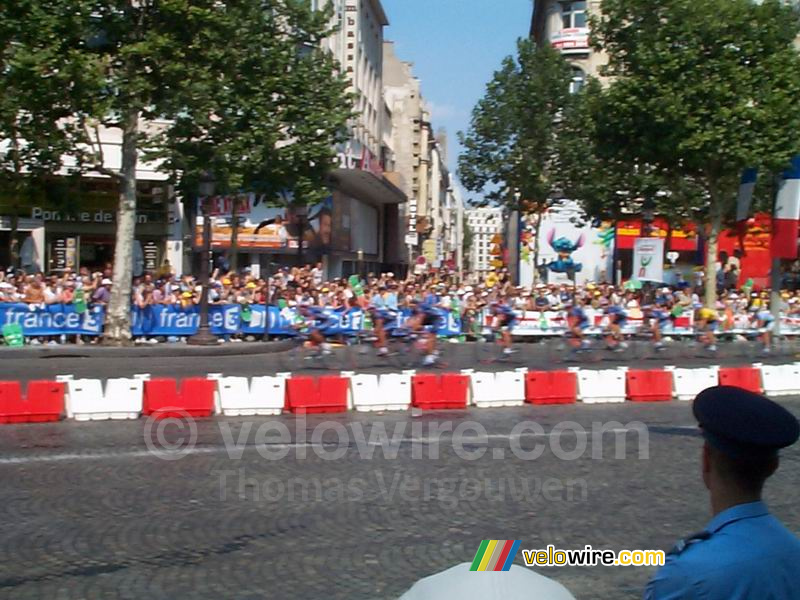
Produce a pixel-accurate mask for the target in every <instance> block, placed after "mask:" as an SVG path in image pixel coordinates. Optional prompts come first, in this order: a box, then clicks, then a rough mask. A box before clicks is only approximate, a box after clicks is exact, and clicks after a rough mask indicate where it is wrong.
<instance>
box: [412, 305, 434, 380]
mask: <svg viewBox="0 0 800 600" xmlns="http://www.w3.org/2000/svg"><path fill="white" fill-rule="evenodd" d="M428 300H429V301H428V302H419V301H416V300H414V301H412V303H411V316H410V317H409V318H408V321H407V322H406V323H407V325H408V328H409V329H410V330H411V331H412V332H414V333H419V334H420V335H422V337H423V340H424V341H425V359H424V361H423V364H424V365H425V366H430V365H433V364H435V363H436V361H437V359H438V354H437V352H436V332H435V331H434V328H435V327H436V325H437V324H438V323H439V319H440V315H439V311H438V308H437V307H436V305H434V304H431V303H430V299H428Z"/></svg>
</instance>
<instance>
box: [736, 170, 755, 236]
mask: <svg viewBox="0 0 800 600" xmlns="http://www.w3.org/2000/svg"><path fill="white" fill-rule="evenodd" d="M757 179H758V169H745V171H744V173H742V180H741V183H740V184H739V197H738V198H737V199H736V222H737V223H741V222H742V221H747V218H748V217H749V216H750V205H751V204H752V203H753V190H755V187H756V180H757Z"/></svg>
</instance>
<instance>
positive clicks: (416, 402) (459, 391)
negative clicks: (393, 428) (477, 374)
mask: <svg viewBox="0 0 800 600" xmlns="http://www.w3.org/2000/svg"><path fill="white" fill-rule="evenodd" d="M468 391H469V377H468V376H467V375H461V374H459V373H447V374H445V375H442V376H441V377H440V376H438V375H433V374H431V373H424V374H421V375H414V377H413V378H412V379H411V392H412V394H411V405H412V406H414V407H415V408H421V409H422V410H447V409H463V408H466V407H467V393H468Z"/></svg>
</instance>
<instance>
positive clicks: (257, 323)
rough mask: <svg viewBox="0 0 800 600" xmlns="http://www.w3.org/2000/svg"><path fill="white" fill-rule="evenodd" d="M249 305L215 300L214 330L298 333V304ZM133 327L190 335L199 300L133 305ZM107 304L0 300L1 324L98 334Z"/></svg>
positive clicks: (40, 331)
mask: <svg viewBox="0 0 800 600" xmlns="http://www.w3.org/2000/svg"><path fill="white" fill-rule="evenodd" d="M268 308H269V310H267V307H265V306H261V305H257V306H249V307H247V308H246V309H244V310H243V308H242V307H241V306H240V305H238V304H226V305H211V306H209V310H208V321H209V326H210V328H211V331H212V332H213V333H214V334H215V335H233V334H238V333H244V334H251V335H263V334H265V333H269V335H278V336H280V335H284V336H291V335H296V333H297V330H296V329H295V328H294V327H293V324H294V323H295V322H296V317H297V312H296V311H295V309H280V308H278V307H277V306H270V307H268ZM326 313H327V316H328V319H327V320H326V321H325V322H324V323H322V324H321V325H320V330H321V331H322V333H324V334H325V335H355V334H356V333H358V332H359V331H362V330H363V329H364V328H365V327H364V326H365V323H366V320H365V315H364V311H362V310H360V309H351V310H347V311H338V310H334V309H328V310H327V311H326ZM410 314H411V313H410V311H402V313H401V315H400V316H399V318H398V323H397V324H396V325H397V326H402V325H403V324H404V323H405V321H406V320H407V319H408V317H409V316H410ZM131 317H132V323H131V333H132V334H133V336H134V337H141V336H150V337H157V336H189V335H192V334H194V333H195V332H197V329H198V327H199V326H200V310H199V307H197V306H192V307H190V308H181V307H179V306H174V305H153V306H147V307H145V308H139V307H135V306H134V307H131ZM104 321H105V309H104V307H102V306H94V307H91V308H89V309H88V310H86V311H84V312H82V313H79V312H77V311H76V310H75V308H74V306H73V305H71V304H49V305H28V304H18V303H13V304H0V328H2V326H4V325H7V324H17V325H20V326H21V327H22V331H23V334H24V335H25V336H29V337H35V336H56V335H62V334H64V335H86V336H98V335H102V333H103V322H104ZM437 333H438V334H439V335H446V336H453V335H459V334H460V333H461V320H460V319H458V318H456V317H455V316H454V315H453V314H452V313H449V312H445V311H441V319H440V325H439V328H438V329H437Z"/></svg>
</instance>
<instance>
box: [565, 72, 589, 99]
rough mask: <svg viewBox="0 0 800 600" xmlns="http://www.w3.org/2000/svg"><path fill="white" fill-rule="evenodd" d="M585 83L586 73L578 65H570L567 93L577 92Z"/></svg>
mask: <svg viewBox="0 0 800 600" xmlns="http://www.w3.org/2000/svg"><path fill="white" fill-rule="evenodd" d="M585 83H586V74H585V73H584V72H583V69H581V68H580V67H572V81H571V82H570V84H569V93H570V94H577V93H578V92H580V91H581V89H582V88H583V85H584V84H585Z"/></svg>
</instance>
